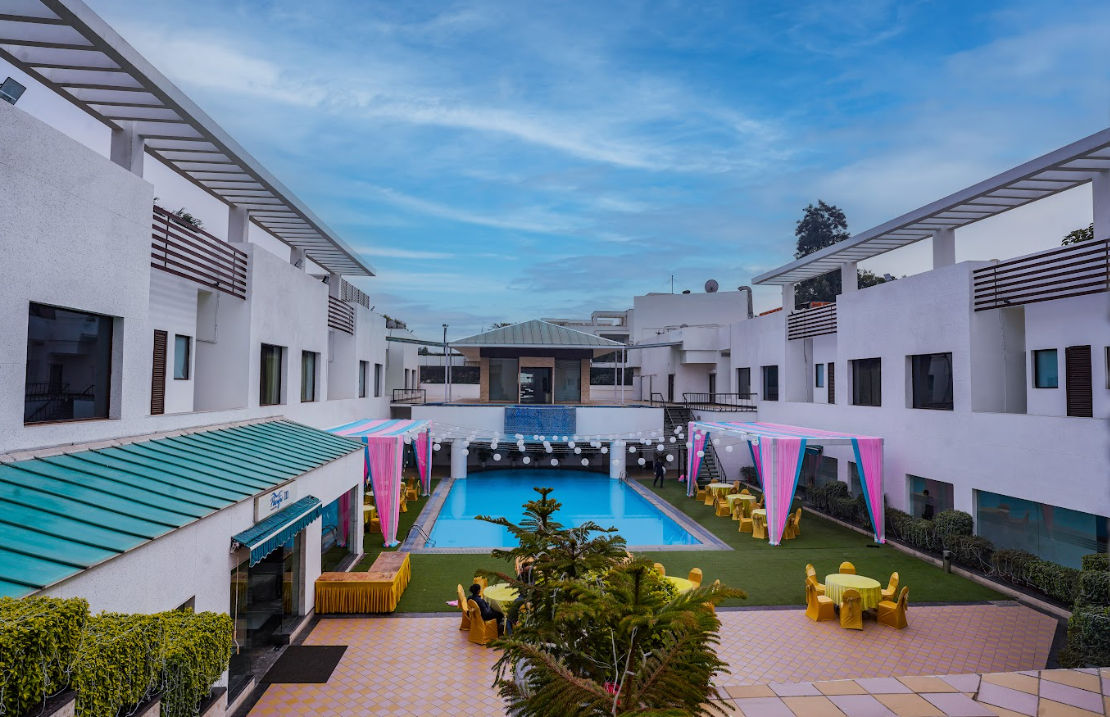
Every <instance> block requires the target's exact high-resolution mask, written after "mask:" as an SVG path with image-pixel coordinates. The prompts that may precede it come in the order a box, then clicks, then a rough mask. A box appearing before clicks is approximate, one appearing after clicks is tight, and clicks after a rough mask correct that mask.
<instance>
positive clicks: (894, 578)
mask: <svg viewBox="0 0 1110 717" xmlns="http://www.w3.org/2000/svg"><path fill="white" fill-rule="evenodd" d="M896 592H898V573H891V574H890V581H889V582H888V583H887V584H886V587H885V588H883V598H882V599H883V600H890V601H892V602H893V600H894V593H896Z"/></svg>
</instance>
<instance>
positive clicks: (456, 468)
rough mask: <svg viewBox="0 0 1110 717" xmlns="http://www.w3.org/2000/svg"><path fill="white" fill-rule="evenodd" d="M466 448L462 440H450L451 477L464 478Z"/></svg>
mask: <svg viewBox="0 0 1110 717" xmlns="http://www.w3.org/2000/svg"><path fill="white" fill-rule="evenodd" d="M464 450H466V448H465V447H464V446H463V442H462V441H451V477H452V478H466V454H465V453H463V451H464Z"/></svg>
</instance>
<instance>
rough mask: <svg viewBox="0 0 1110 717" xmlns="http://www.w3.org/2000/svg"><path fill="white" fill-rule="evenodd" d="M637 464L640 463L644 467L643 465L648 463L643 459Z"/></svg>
mask: <svg viewBox="0 0 1110 717" xmlns="http://www.w3.org/2000/svg"><path fill="white" fill-rule="evenodd" d="M636 462H637V463H639V464H640V465H643V464H645V463H647V461H645V460H644V459H643V458H640V459H638V460H637V461H636Z"/></svg>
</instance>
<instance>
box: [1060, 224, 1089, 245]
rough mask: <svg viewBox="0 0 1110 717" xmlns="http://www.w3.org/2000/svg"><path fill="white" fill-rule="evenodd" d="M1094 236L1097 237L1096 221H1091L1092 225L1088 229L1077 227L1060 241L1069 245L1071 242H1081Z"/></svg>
mask: <svg viewBox="0 0 1110 717" xmlns="http://www.w3.org/2000/svg"><path fill="white" fill-rule="evenodd" d="M1094 238H1095V223H1094V222H1091V225H1090V226H1089V227H1087V228H1086V229H1076V230H1075V231H1070V232H1068V233H1067V234H1065V235H1064V238H1063V239H1062V240H1061V241H1060V246H1068V245H1069V244H1079V243H1080V242H1085V241H1090V240H1092V239H1094Z"/></svg>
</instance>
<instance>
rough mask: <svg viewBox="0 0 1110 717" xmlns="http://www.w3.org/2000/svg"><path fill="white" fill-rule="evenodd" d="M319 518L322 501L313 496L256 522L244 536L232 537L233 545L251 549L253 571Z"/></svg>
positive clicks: (242, 534) (240, 534)
mask: <svg viewBox="0 0 1110 717" xmlns="http://www.w3.org/2000/svg"><path fill="white" fill-rule="evenodd" d="M319 517H320V499H319V498H317V497H316V496H312V495H310V496H308V497H307V498H301V499H300V500H298V501H297V502H296V503H294V504H293V505H290V506H287V507H285V508H282V509H281V510H279V511H278V512H276V513H274V514H273V515H271V516H270V517H268V518H266V519H265V520H262V521H260V522H258V523H255V524H254V525H252V526H251V527H250V528H247V529H246V530H244V531H243V532H242V533H239V534H238V535H233V536H231V546H232V548H236V547H240V546H241V547H244V548H250V551H251V562H250V565H251V567H252V568H253V567H254V566H255V565H257V564H258V563H259V562H260V561H261V560H262V558H264V557H266V556H267V555H269V554H270V553H272V552H274V550H276V549H277V548H279V547H281V546H282V545H285V544H286V543H288V542H289V540H290V539H291V538H292V537H293V536H295V535H296V534H297V533H299V532H301V531H302V530H304V529H305V526H307V525H308V524H309V523H311V522H312V521H314V520H316V519H317V518H319Z"/></svg>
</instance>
